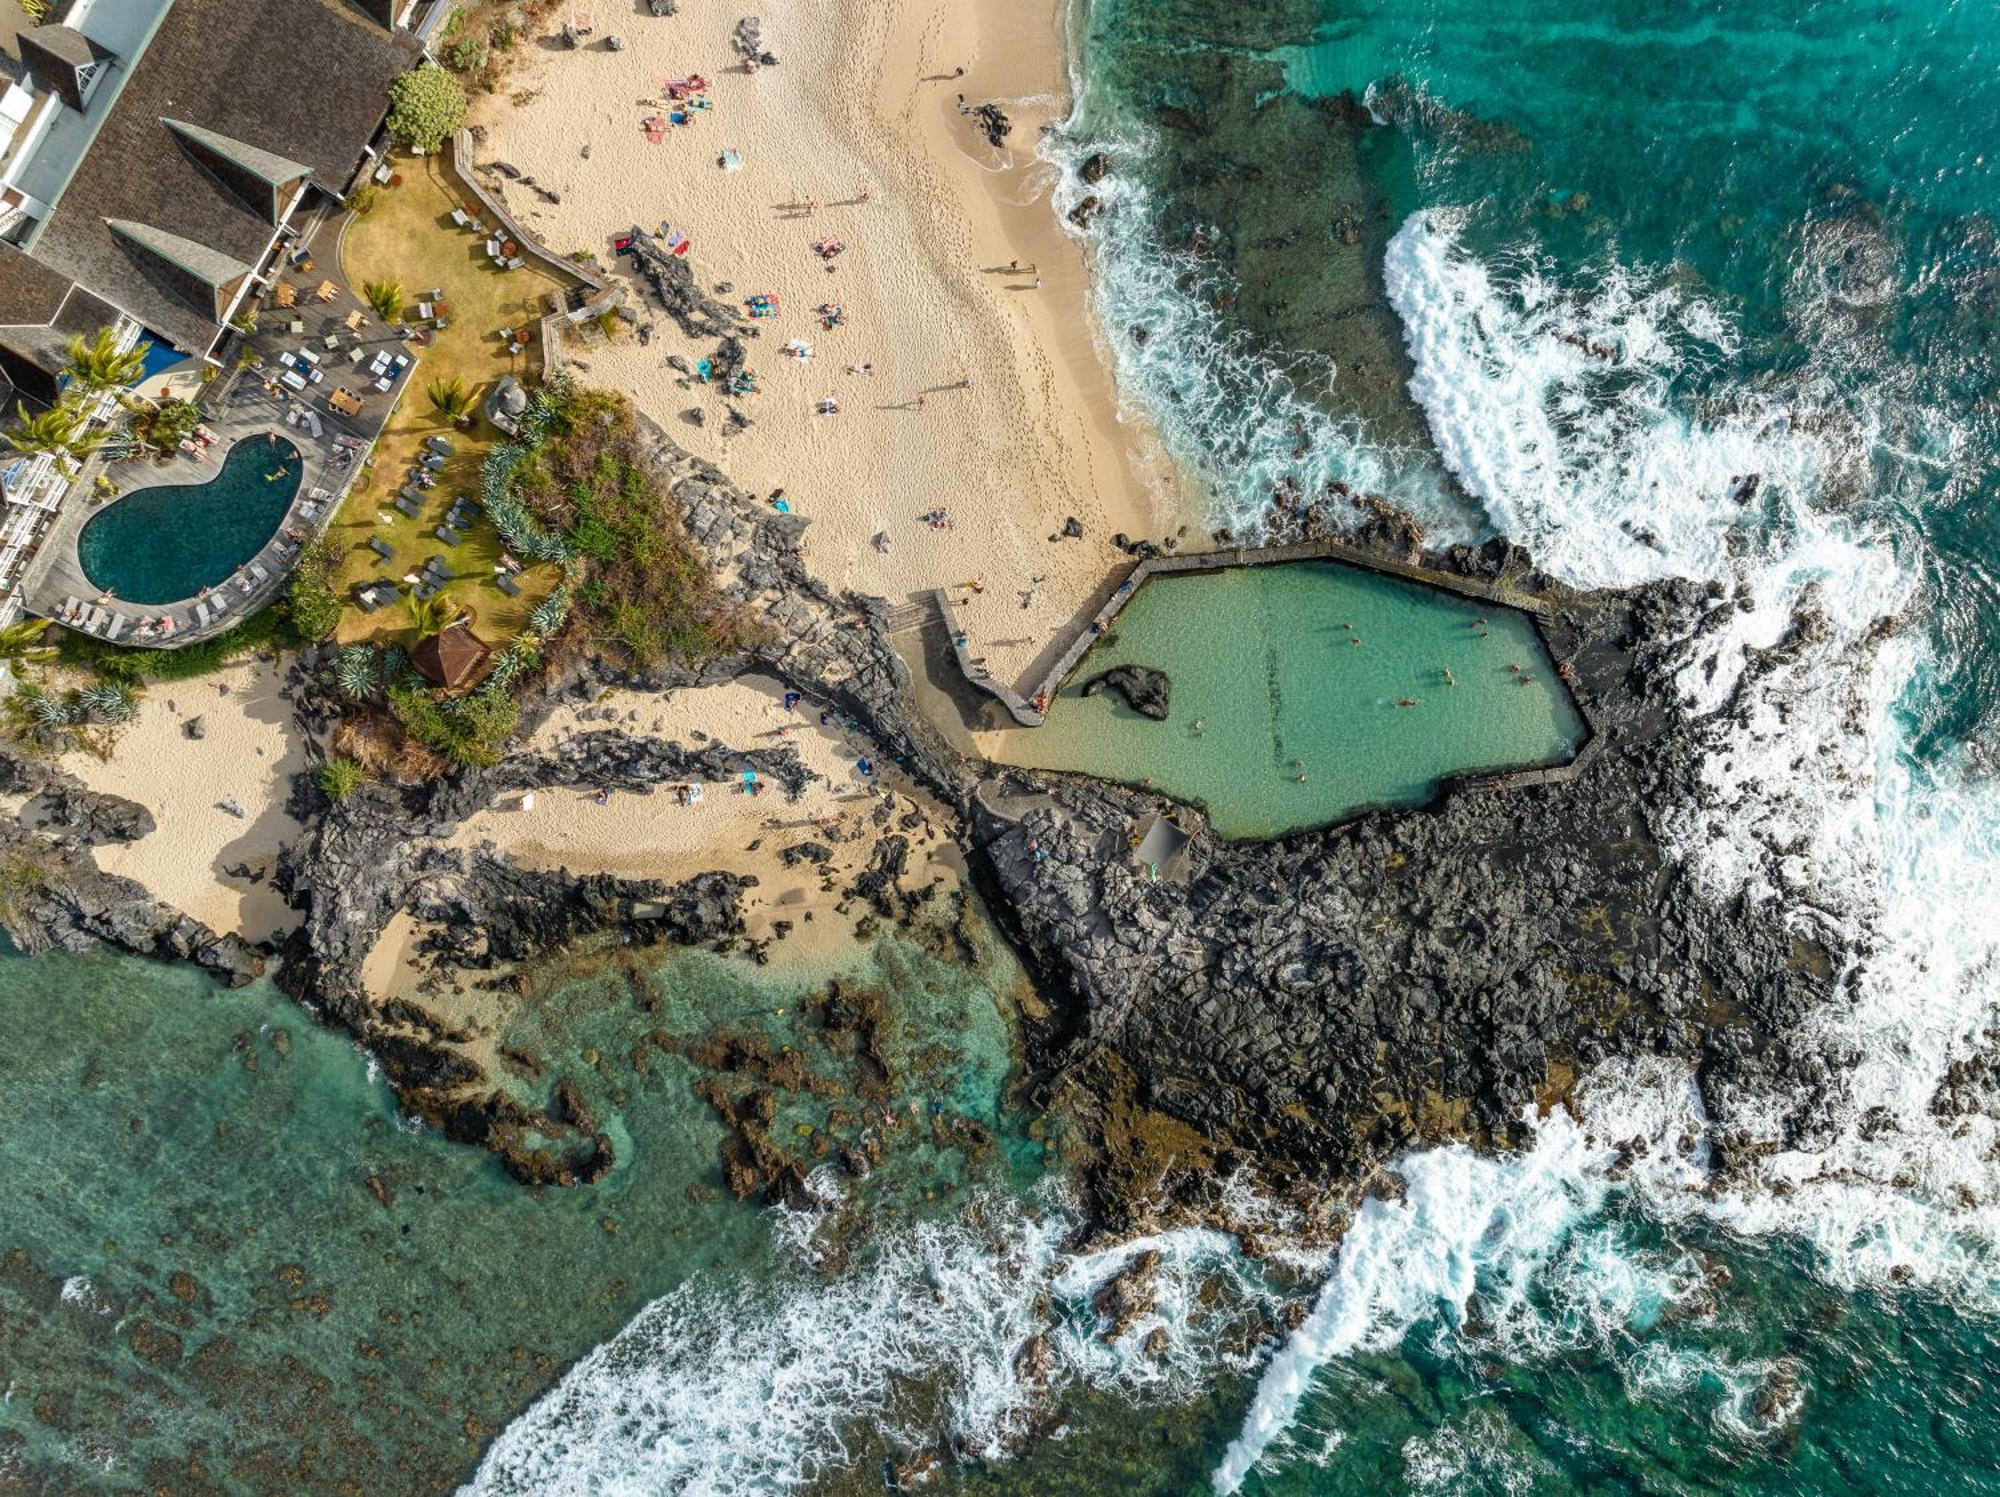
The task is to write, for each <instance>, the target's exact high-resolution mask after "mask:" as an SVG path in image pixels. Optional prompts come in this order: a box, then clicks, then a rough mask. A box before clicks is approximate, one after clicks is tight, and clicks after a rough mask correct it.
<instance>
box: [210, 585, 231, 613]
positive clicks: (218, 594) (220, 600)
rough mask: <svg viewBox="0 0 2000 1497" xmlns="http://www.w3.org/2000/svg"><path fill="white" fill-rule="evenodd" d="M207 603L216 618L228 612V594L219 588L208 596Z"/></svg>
mask: <svg viewBox="0 0 2000 1497" xmlns="http://www.w3.org/2000/svg"><path fill="white" fill-rule="evenodd" d="M208 602H209V606H210V607H212V608H213V609H214V610H215V613H216V616H217V617H218V618H219V617H221V616H222V615H223V614H225V613H227V612H228V611H229V594H228V593H226V592H223V591H222V590H221V589H220V588H218V589H217V590H216V591H214V592H212V593H210V594H209V595H208Z"/></svg>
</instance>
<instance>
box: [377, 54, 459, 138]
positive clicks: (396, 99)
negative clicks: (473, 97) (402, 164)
mask: <svg viewBox="0 0 2000 1497" xmlns="http://www.w3.org/2000/svg"><path fill="white" fill-rule="evenodd" d="M465 110H466V101H465V85H464V84H462V83H460V82H459V81H458V79H456V78H454V77H453V76H452V75H451V74H450V73H448V72H446V71H445V70H444V69H443V68H441V67H439V66H437V65H436V64H435V63H427V64H425V65H424V66H423V67H420V68H413V69H411V70H410V71H409V72H407V73H404V74H403V75H402V76H400V77H399V78H397V79H396V81H395V82H393V83H391V84H390V85H389V133H390V134H391V135H393V136H395V137H396V139H398V140H400V141H402V142H403V144H405V145H407V146H411V147H413V148H414V149H416V150H419V151H435V150H437V149H438V147H440V146H442V145H443V144H444V143H445V141H447V140H449V139H450V138H451V136H452V135H453V134H455V133H456V132H457V130H458V127H459V126H461V125H463V124H464V123H465Z"/></svg>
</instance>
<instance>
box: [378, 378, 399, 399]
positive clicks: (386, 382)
mask: <svg viewBox="0 0 2000 1497" xmlns="http://www.w3.org/2000/svg"><path fill="white" fill-rule="evenodd" d="M395 384H396V382H395V381H394V380H392V379H390V378H389V377H388V376H387V375H384V376H383V377H382V378H381V379H378V380H376V381H375V388H376V389H377V390H379V391H381V392H382V393H383V394H384V395H387V394H388V393H389V391H390V390H391V389H393V388H394V387H395Z"/></svg>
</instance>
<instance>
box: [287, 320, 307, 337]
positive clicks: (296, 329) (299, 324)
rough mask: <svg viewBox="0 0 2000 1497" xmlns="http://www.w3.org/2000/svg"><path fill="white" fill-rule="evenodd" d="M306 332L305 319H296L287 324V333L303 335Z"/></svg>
mask: <svg viewBox="0 0 2000 1497" xmlns="http://www.w3.org/2000/svg"><path fill="white" fill-rule="evenodd" d="M305 330H306V320H305V318H303V317H294V318H293V319H292V320H291V321H290V322H288V323H286V324H285V331H286V332H288V333H303V332H304V331H305Z"/></svg>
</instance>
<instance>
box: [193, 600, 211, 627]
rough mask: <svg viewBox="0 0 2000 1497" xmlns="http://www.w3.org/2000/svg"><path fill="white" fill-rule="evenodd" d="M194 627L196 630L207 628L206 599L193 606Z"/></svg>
mask: <svg viewBox="0 0 2000 1497" xmlns="http://www.w3.org/2000/svg"><path fill="white" fill-rule="evenodd" d="M194 625H195V627H196V628H197V629H206V628H207V627H208V600H207V599H206V598H204V599H202V601H201V602H199V603H197V604H195V605H194Z"/></svg>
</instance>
